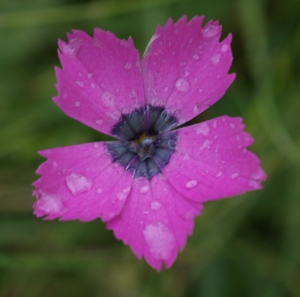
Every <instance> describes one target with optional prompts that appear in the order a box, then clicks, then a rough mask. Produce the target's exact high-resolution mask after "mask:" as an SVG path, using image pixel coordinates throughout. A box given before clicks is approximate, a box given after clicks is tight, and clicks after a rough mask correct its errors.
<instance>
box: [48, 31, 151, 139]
mask: <svg viewBox="0 0 300 297" xmlns="http://www.w3.org/2000/svg"><path fill="white" fill-rule="evenodd" d="M58 44H59V49H60V51H59V52H58V55H59V58H60V61H61V64H62V66H63V69H59V68H56V77H57V84H56V87H57V90H58V93H59V94H58V96H57V97H54V98H53V100H54V102H55V103H56V104H57V105H58V106H59V107H60V108H61V109H62V110H63V111H64V112H65V113H66V114H67V115H68V116H70V117H72V118H74V119H76V120H78V121H80V122H82V123H84V124H86V125H88V126H90V127H92V128H94V129H96V130H98V131H101V132H103V133H106V134H110V135H111V134H112V131H111V130H112V127H113V126H114V125H115V124H116V123H117V122H118V120H119V119H120V117H121V114H122V112H123V113H129V112H130V111H132V110H134V109H135V108H138V107H140V106H142V105H144V104H145V102H144V91H143V82H142V76H141V69H140V62H139V53H138V51H137V50H136V49H135V48H134V45H133V42H132V39H131V38H129V39H128V41H127V40H120V39H118V38H116V37H115V36H114V35H113V34H112V33H111V32H104V31H102V30H101V29H95V31H94V36H93V37H90V36H88V35H87V34H86V33H84V32H83V31H76V30H74V31H73V33H72V34H68V43H65V42H64V41H61V40H60V41H59V43H58Z"/></svg>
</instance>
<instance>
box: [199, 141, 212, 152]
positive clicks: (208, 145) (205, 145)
mask: <svg viewBox="0 0 300 297" xmlns="http://www.w3.org/2000/svg"><path fill="white" fill-rule="evenodd" d="M210 145H211V141H209V140H208V139H205V140H204V142H203V144H202V145H201V146H200V151H202V150H204V149H205V148H210Z"/></svg>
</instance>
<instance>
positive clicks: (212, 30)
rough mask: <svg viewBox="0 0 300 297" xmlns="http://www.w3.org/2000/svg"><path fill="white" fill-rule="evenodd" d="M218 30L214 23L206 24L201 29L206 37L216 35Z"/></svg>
mask: <svg viewBox="0 0 300 297" xmlns="http://www.w3.org/2000/svg"><path fill="white" fill-rule="evenodd" d="M219 31H220V27H219V26H216V25H207V26H206V27H205V28H203V29H202V35H203V36H204V37H206V38H210V37H214V36H216V35H217V34H218V33H219Z"/></svg>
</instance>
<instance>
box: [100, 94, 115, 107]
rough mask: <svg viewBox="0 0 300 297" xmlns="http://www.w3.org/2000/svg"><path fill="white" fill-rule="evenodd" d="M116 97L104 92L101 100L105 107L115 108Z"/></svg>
mask: <svg viewBox="0 0 300 297" xmlns="http://www.w3.org/2000/svg"><path fill="white" fill-rule="evenodd" d="M114 99H115V97H114V95H112V94H111V93H109V92H104V93H103V94H102V96H101V100H102V103H103V105H104V106H107V107H109V106H114V104H115V100H114Z"/></svg>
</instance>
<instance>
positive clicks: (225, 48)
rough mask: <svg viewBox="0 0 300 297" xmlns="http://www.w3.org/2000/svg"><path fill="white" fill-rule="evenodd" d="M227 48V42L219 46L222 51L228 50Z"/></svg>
mask: <svg viewBox="0 0 300 297" xmlns="http://www.w3.org/2000/svg"><path fill="white" fill-rule="evenodd" d="M228 49H229V45H228V44H226V43H225V44H223V45H222V46H221V51H222V52H223V53H225V52H227V51H228Z"/></svg>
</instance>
